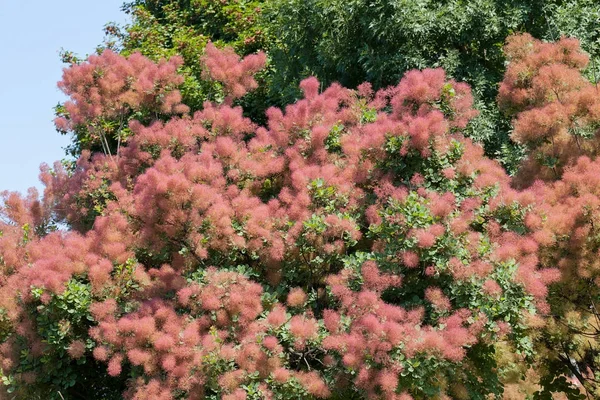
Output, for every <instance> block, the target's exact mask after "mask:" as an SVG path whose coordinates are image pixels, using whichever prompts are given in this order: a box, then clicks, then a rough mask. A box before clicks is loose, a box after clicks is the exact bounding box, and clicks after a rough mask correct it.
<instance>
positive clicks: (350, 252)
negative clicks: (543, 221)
mask: <svg viewBox="0 0 600 400" xmlns="http://www.w3.org/2000/svg"><path fill="white" fill-rule="evenodd" d="M99 62H101V65H102V67H101V69H100V71H102V73H99V72H98V71H99V69H98V68H99V67H98V66H97V64H98V63H99ZM132 63H133V64H134V65H133V66H131V64H132ZM203 63H204V65H205V66H206V68H207V69H208V75H207V76H210V77H211V78H212V79H217V80H220V81H221V84H222V85H223V87H224V88H226V89H227V93H228V98H227V99H224V101H223V102H221V103H217V102H213V103H209V102H207V103H205V104H204V107H203V108H202V110H200V111H197V112H195V113H194V114H193V115H189V114H187V113H186V108H185V105H183V104H181V103H180V99H181V98H180V97H179V92H178V89H177V87H176V86H177V83H179V82H180V80H179V78H178V77H177V75H174V68H175V66H176V65H177V60H174V61H173V60H172V61H170V62H163V63H162V64H159V65H156V66H153V65H152V64H151V62H149V61H147V60H145V59H144V58H143V57H142V56H141V55H132V56H130V57H129V58H126V57H123V56H120V55H116V54H114V53H110V52H108V53H104V54H102V55H100V56H98V58H92V59H90V60H89V61H86V62H84V63H80V64H79V65H75V66H73V67H71V68H70V69H67V70H66V71H65V74H64V77H63V81H62V82H61V84H60V86H61V87H62V88H63V89H64V90H65V92H66V93H67V94H69V96H70V97H71V102H70V103H67V104H68V107H66V112H67V113H66V115H65V119H59V120H57V125H58V126H59V127H60V128H63V129H67V130H75V131H76V130H77V129H81V128H80V127H84V128H85V129H90V128H93V127H94V126H96V125H95V124H96V122H97V121H99V120H102V119H103V118H109V119H110V118H114V117H115V115H117V114H118V113H119V109H120V108H122V107H129V108H130V109H133V108H137V109H152V108H153V107H157V109H158V110H159V112H160V113H162V114H168V113H174V114H175V115H174V116H172V117H171V118H164V117H161V118H160V119H158V120H156V121H155V122H153V123H147V122H144V121H138V120H135V119H133V120H131V121H129V124H128V127H127V128H121V130H116V131H115V134H116V137H117V139H118V138H119V137H120V136H119V135H120V134H121V132H122V131H123V130H125V129H126V130H127V132H128V133H127V138H126V140H121V141H120V142H119V144H118V146H116V147H110V145H111V143H108V145H106V146H105V149H104V151H95V152H93V151H92V152H90V151H84V152H83V153H82V154H81V157H80V158H79V160H78V161H77V163H76V164H75V165H73V166H72V167H68V166H63V165H61V164H56V165H55V166H54V167H53V168H48V167H45V168H43V170H42V175H41V177H42V180H43V182H44V183H45V185H46V189H45V192H44V195H43V198H41V199H40V197H39V196H38V195H37V194H36V193H35V192H31V193H30V194H29V195H28V196H27V197H21V196H20V195H18V194H15V193H5V194H4V202H3V207H2V210H1V211H2V216H3V218H2V222H1V224H2V225H1V231H2V235H1V236H0V249H1V258H0V266H1V270H2V276H1V281H0V318H1V319H0V340H1V343H2V344H1V345H0V360H1V362H2V364H1V366H0V367H1V373H2V379H3V383H4V386H5V388H6V392H7V394H6V396H7V398H12V397H15V396H16V397H17V398H36V397H37V398H45V399H60V398H64V399H67V398H69V399H77V398H85V394H86V393H90V390H93V392H94V393H97V395H98V396H101V397H102V398H121V397H122V396H124V397H125V398H128V399H136V400H141V399H162V400H167V399H183V398H186V399H203V398H206V399H217V398H222V399H229V400H232V399H236V400H241V399H264V398H267V399H289V398H306V399H312V398H334V399H335V398H338V399H351V398H357V399H358V398H369V399H405V400H406V399H411V398H414V399H428V398H459V399H461V398H464V399H467V398H485V397H486V396H488V395H490V396H492V397H496V398H499V397H500V396H501V393H502V390H503V389H502V388H503V381H504V378H505V375H506V372H507V371H508V370H509V369H510V366H509V365H505V364H503V363H501V362H500V363H499V362H498V360H497V357H496V354H497V353H498V351H500V349H501V348H502V349H505V350H506V349H509V351H511V352H517V353H518V354H521V355H522V359H523V361H524V362H530V361H532V358H533V357H534V355H535V354H534V353H533V351H534V348H533V341H532V335H533V333H534V332H535V330H536V328H537V325H536V323H537V321H538V320H539V319H540V318H543V316H544V315H546V314H547V313H548V312H549V311H550V309H551V307H550V305H549V304H548V302H547V301H546V299H547V294H548V289H547V287H548V285H549V284H551V283H553V282H555V281H557V279H559V274H558V272H557V270H556V269H554V266H552V265H548V266H547V267H543V268H540V267H539V265H540V263H539V261H540V257H539V255H538V251H539V247H540V245H546V244H547V243H546V242H544V237H543V235H541V234H539V233H538V231H539V229H538V228H539V227H538V226H537V225H536V224H532V223H531V221H532V220H535V218H536V217H537V215H538V214H537V212H538V211H537V210H536V207H535V203H534V202H535V201H536V195H537V192H536V190H530V191H522V192H519V191H516V190H514V189H512V188H511V187H510V182H511V181H510V179H509V177H508V176H507V175H506V174H505V172H504V171H503V169H502V168H501V167H500V166H499V164H498V163H497V162H495V161H492V160H490V159H488V158H486V157H485V156H484V154H483V150H482V148H481V147H480V146H479V145H477V144H474V143H473V142H472V141H470V140H469V139H466V138H465V137H464V136H463V135H462V134H461V132H463V130H464V129H465V126H466V125H467V123H468V122H469V120H471V119H472V118H473V117H474V116H475V115H476V111H474V110H473V108H472V103H473V99H472V96H471V93H470V89H469V87H468V86H467V85H466V84H464V83H458V82H455V81H453V80H448V79H447V78H446V76H445V74H444V72H443V71H442V70H440V69H426V70H423V71H410V72H408V73H406V74H405V76H404V77H403V78H402V80H401V81H400V82H399V84H398V85H396V86H393V87H390V88H388V89H385V90H379V91H377V92H374V91H373V90H372V89H371V87H370V85H369V84H367V83H365V84H363V85H361V86H360V87H359V88H358V89H357V90H350V89H346V88H344V87H342V86H340V85H338V84H333V85H331V86H330V87H328V88H327V89H325V90H323V91H320V90H319V89H320V84H319V82H318V81H317V80H316V79H315V78H308V79H306V80H304V81H302V83H301V84H300V88H301V90H302V92H303V94H304V95H303V98H302V99H301V100H299V101H298V102H296V103H295V104H292V105H289V106H287V107H286V108H285V109H284V110H282V109H277V108H271V109H269V110H268V111H267V113H266V120H267V123H266V124H265V125H264V126H258V125H256V124H254V123H252V122H251V121H250V120H249V119H247V118H245V117H244V116H243V110H242V109H241V108H240V107H234V106H233V105H232V101H233V100H235V99H236V98H238V97H239V96H242V95H243V94H244V93H245V92H247V91H248V90H251V89H253V88H255V87H256V81H255V80H254V79H252V73H254V72H255V71H256V70H257V67H258V66H259V65H260V64H261V63H264V56H263V55H252V56H248V57H246V58H244V59H242V60H239V59H237V58H235V57H234V56H233V55H232V53H231V51H230V50H217V49H216V48H214V47H211V48H209V49H208V51H207V52H206V55H205V57H204V59H203ZM136 66H141V69H140V70H137V69H135V68H136ZM128 68H133V71H138V73H133V75H130V74H129V73H126V72H123V73H121V72H119V71H131V70H130V69H128ZM155 68H157V69H156V71H158V72H157V73H149V72H148V71H155ZM131 76H133V77H134V79H131V78H130V77H131ZM122 79H124V80H125V82H127V84H126V85H125V86H124V85H123V82H124V81H123V80H122ZM80 83H81V84H80ZM163 85H167V86H168V94H165V93H164V92H163V89H161V88H164V87H166V86H163ZM138 87H148V88H150V87H152V88H154V91H148V90H144V89H140V90H138V89H137V88H138ZM90 94H91V95H90ZM115 113H116V114H115ZM179 113H181V116H178V114H179ZM99 139H103V138H102V137H99ZM113 145H114V143H113ZM57 224H58V225H57ZM61 225H62V226H68V227H70V228H69V229H62V228H61ZM11 396H12V397H11Z"/></svg>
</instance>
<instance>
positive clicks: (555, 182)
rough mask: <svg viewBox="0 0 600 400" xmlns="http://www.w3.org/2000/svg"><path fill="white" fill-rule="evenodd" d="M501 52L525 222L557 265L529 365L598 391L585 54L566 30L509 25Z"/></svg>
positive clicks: (594, 111) (504, 103)
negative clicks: (524, 191) (525, 193)
mask: <svg viewBox="0 0 600 400" xmlns="http://www.w3.org/2000/svg"><path fill="white" fill-rule="evenodd" d="M505 52H506V54H507V57H508V59H509V60H510V63H509V64H508V67H507V71H506V75H505V77H504V80H503V82H502V84H501V86H500V90H499V96H498V101H499V106H500V107H501V108H502V109H503V110H504V111H505V112H507V113H508V114H509V115H512V116H513V117H514V121H513V125H514V129H513V133H512V136H513V139H514V140H516V141H518V142H520V143H522V144H523V145H525V146H526V147H527V148H528V149H529V154H528V157H527V158H526V159H525V160H524V162H523V164H522V166H521V168H520V170H519V173H518V175H517V179H516V180H515V185H517V186H520V187H526V186H530V187H531V191H532V192H534V193H535V197H536V201H535V203H536V207H535V212H534V213H533V214H531V216H530V217H529V219H528V221H525V222H526V224H527V226H528V227H529V228H530V229H532V230H534V231H536V232H535V233H534V236H535V237H536V238H537V240H538V243H539V245H540V250H539V259H540V265H541V266H553V267H558V268H559V269H560V273H561V279H560V281H558V282H557V283H556V284H554V285H552V286H551V290H550V297H549V302H550V305H551V313H550V314H549V316H548V318H546V319H545V320H543V321H540V327H541V328H543V329H542V330H540V334H539V335H537V337H536V343H537V345H538V346H539V347H538V348H537V350H536V353H537V354H538V355H537V357H538V358H539V360H538V362H539V364H540V369H539V371H540V372H541V375H542V376H543V377H545V378H544V379H545V381H546V383H547V384H548V385H547V386H548V387H550V388H552V387H553V386H565V381H564V379H562V378H560V371H562V372H563V373H564V374H565V375H567V376H569V375H572V376H574V377H576V380H577V381H578V382H579V384H580V385H582V386H583V387H584V388H585V390H586V391H587V392H588V394H590V395H593V396H598V395H600V385H598V377H599V375H598V374H599V372H598V366H599V360H600V358H599V357H600V354H599V353H598V345H599V344H600V343H599V341H598V339H599V338H600V336H599V334H600V330H599V329H600V327H599V326H598V317H599V314H598V310H597V308H596V303H597V301H598V299H599V296H600V287H599V284H600V279H599V277H600V275H599V264H598V254H599V250H600V243H599V242H598V218H599V215H600V214H599V212H600V209H599V201H600V197H599V194H600V193H599V192H598V187H599V182H598V173H599V171H600V170H599V164H598V163H599V160H598V159H597V156H598V149H599V148H600V147H599V145H600V141H599V136H598V126H599V124H598V122H599V120H598V110H600V108H598V107H599V105H600V103H599V102H598V99H599V97H598V88H597V86H596V85H595V84H592V83H591V82H590V81H589V80H587V79H586V77H585V75H584V72H585V69H586V67H588V57H587V55H586V54H585V53H584V52H583V51H582V50H581V48H580V47H579V43H578V41H577V40H575V39H567V38H563V39H561V40H559V41H557V42H555V43H552V42H551V43H544V42H541V41H539V40H536V39H534V38H533V37H532V36H530V35H528V34H522V35H515V36H512V37H510V38H508V40H507V44H506V46H505Z"/></svg>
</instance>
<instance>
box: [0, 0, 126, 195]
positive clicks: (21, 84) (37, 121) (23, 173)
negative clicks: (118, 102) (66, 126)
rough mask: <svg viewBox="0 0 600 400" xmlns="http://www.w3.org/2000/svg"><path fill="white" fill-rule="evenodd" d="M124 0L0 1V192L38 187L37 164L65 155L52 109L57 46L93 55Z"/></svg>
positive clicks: (122, 18) (120, 16)
mask: <svg viewBox="0 0 600 400" xmlns="http://www.w3.org/2000/svg"><path fill="white" fill-rule="evenodd" d="M123 1H124V0H102V1H91V0H55V1H47V0H0V37H2V38H3V40H2V51H3V53H2V55H1V56H0V59H1V61H0V191H2V190H18V191H22V192H24V191H26V190H27V188H29V187H31V186H37V187H38V188H40V187H41V184H40V183H39V181H38V173H39V165H40V164H41V163H42V162H46V163H48V164H52V163H53V162H54V161H55V160H59V159H61V158H63V156H64V150H63V147H65V146H66V145H67V144H68V143H69V139H68V137H66V136H61V135H60V134H59V133H57V132H56V131H55V130H54V124H53V123H52V119H53V117H54V114H53V110H52V108H53V107H54V106H55V105H56V104H57V103H58V102H59V101H62V100H64V96H63V95H62V93H61V92H60V91H59V90H58V88H57V87H56V83H57V82H58V81H59V80H60V78H61V76H62V69H63V67H64V65H63V64H62V63H61V61H60V59H59V56H58V54H59V51H60V49H61V48H65V49H67V50H71V51H73V52H75V53H76V54H78V55H79V56H85V55H86V54H89V53H91V52H93V51H94V49H95V47H96V46H97V45H98V44H100V43H101V42H102V38H103V37H104V33H103V27H104V25H105V24H106V23H107V22H111V21H113V22H117V23H124V22H126V21H127V15H126V14H125V13H123V12H122V11H121V10H120V9H121V5H122V4H123Z"/></svg>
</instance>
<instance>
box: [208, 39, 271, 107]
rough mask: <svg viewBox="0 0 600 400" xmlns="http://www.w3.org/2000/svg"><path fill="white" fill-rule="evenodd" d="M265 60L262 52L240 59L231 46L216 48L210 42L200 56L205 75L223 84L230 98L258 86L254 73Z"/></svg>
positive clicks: (261, 66) (242, 94) (260, 67)
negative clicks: (202, 55) (205, 69)
mask: <svg viewBox="0 0 600 400" xmlns="http://www.w3.org/2000/svg"><path fill="white" fill-rule="evenodd" d="M266 61H267V57H266V55H265V53H263V52H259V53H257V54H251V55H248V56H246V57H244V58H243V59H241V60H240V57H239V56H238V55H237V54H236V53H235V52H234V51H233V49H232V48H231V47H226V48H224V49H218V48H217V47H215V45H214V44H212V43H211V42H209V43H208V44H207V45H206V48H205V55H204V57H203V58H202V62H203V64H204V65H205V67H206V68H207V75H208V76H209V77H210V78H211V79H214V80H216V81H218V82H221V83H222V84H223V87H224V89H225V93H226V95H227V96H228V98H229V99H230V100H233V99H236V98H239V97H242V96H244V95H245V94H246V93H247V92H249V91H250V90H253V89H256V88H257V87H258V83H257V82H256V80H255V79H254V74H255V73H256V72H258V71H260V70H261V69H262V68H263V67H264V66H265V63H266ZM228 102H229V101H228Z"/></svg>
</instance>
